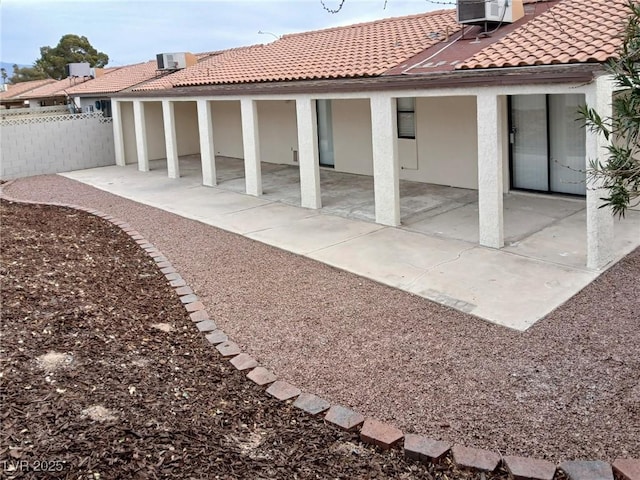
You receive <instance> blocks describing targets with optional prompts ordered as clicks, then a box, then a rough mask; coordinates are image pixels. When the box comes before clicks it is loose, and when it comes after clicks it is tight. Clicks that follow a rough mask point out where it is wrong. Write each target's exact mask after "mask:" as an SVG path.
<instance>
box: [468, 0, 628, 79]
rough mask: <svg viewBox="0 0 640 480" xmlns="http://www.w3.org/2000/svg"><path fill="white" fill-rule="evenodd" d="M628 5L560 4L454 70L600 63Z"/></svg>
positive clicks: (601, 1)
mask: <svg viewBox="0 0 640 480" xmlns="http://www.w3.org/2000/svg"><path fill="white" fill-rule="evenodd" d="M626 2H627V0H564V1H562V2H559V3H558V4H557V5H554V6H553V7H551V8H550V9H549V10H548V11H546V12H544V13H542V14H541V15H539V16H537V17H535V18H533V19H532V20H531V21H529V22H528V23H526V24H525V25H524V26H523V27H521V28H519V29H518V30H516V31H514V32H512V33H511V34H509V35H507V36H506V37H504V38H503V39H501V40H499V41H497V42H495V43H494V44H492V45H489V46H487V47H486V48H484V49H483V50H481V51H480V52H478V53H477V54H475V55H473V56H472V57H471V58H469V59H468V60H466V61H465V62H463V63H462V64H460V65H458V66H457V68H458V69H471V68H502V67H517V66H533V65H553V64H568V63H589V62H598V63H600V62H605V61H606V60H608V59H609V58H611V57H612V56H615V52H616V49H617V48H618V47H619V45H620V44H621V39H620V33H621V32H622V29H623V23H624V20H625V18H626V16H627V15H628V7H627V6H626Z"/></svg>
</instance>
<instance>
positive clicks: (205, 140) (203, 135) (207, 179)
mask: <svg viewBox="0 0 640 480" xmlns="http://www.w3.org/2000/svg"><path fill="white" fill-rule="evenodd" d="M197 105H198V131H199V132H200V162H201V163H202V184H203V185H206V186H208V187H215V186H216V184H217V180H216V150H215V147H214V145H213V116H212V115H211V108H210V105H209V102H208V101H207V100H204V99H200V100H198V103H197Z"/></svg>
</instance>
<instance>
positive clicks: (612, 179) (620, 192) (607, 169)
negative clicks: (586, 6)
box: [580, 0, 640, 217]
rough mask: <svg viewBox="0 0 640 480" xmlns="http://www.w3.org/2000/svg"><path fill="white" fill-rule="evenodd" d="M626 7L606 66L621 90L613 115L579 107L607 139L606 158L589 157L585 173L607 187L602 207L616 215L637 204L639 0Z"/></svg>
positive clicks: (639, 188)
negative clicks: (617, 41)
mask: <svg viewBox="0 0 640 480" xmlns="http://www.w3.org/2000/svg"><path fill="white" fill-rule="evenodd" d="M629 9H630V15H629V19H628V21H627V23H626V26H625V29H624V39H623V43H622V46H621V47H620V51H619V54H618V58H616V59H614V60H611V61H610V62H609V63H608V65H607V70H608V71H609V73H610V74H611V75H612V76H613V78H614V81H615V84H616V86H617V87H618V88H619V89H620V92H618V93H617V94H616V96H615V97H614V100H613V103H612V112H613V115H612V116H611V118H601V116H600V115H598V112H596V111H595V110H594V109H593V108H589V107H588V106H585V107H583V108H581V109H580V115H581V117H582V118H583V119H584V120H585V123H586V126H587V128H589V129H590V130H591V131H592V132H596V133H598V134H600V135H603V136H604V138H605V139H607V141H608V142H609V145H608V146H607V158H606V160H604V161H598V160H592V161H591V162H590V168H589V170H588V172H587V175H588V176H589V177H590V178H591V179H593V180H595V181H597V182H600V183H601V185H602V187H603V188H604V189H606V190H607V195H608V196H607V197H604V198H602V200H604V202H605V203H604V205H603V207H611V209H612V210H613V214H614V215H617V216H618V217H624V215H625V212H626V210H627V209H628V208H630V207H634V206H636V205H638V204H640V71H639V66H640V2H638V1H635V0H629Z"/></svg>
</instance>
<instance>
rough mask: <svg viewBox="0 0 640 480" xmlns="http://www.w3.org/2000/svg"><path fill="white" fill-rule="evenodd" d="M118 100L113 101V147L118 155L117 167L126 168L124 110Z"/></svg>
mask: <svg viewBox="0 0 640 480" xmlns="http://www.w3.org/2000/svg"><path fill="white" fill-rule="evenodd" d="M120 103H121V102H119V101H117V100H111V118H112V119H113V146H114V149H115V155H116V165H119V166H121V167H124V166H125V165H126V164H127V160H126V158H125V156H124V137H123V135H122V110H121V108H120Z"/></svg>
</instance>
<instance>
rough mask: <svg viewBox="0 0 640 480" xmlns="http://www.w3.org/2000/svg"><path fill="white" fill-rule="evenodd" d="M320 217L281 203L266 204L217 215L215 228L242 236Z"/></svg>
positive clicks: (315, 211)
mask: <svg viewBox="0 0 640 480" xmlns="http://www.w3.org/2000/svg"><path fill="white" fill-rule="evenodd" d="M316 215H320V212H318V211H317V210H309V209H306V208H297V207H293V206H291V205H284V204H282V203H268V204H266V205H262V206H260V207H256V208H250V209H246V210H240V211H236V212H231V213H227V214H225V215H217V216H216V219H215V223H216V226H218V227H220V228H222V229H224V230H229V231H230V232H235V233H239V234H242V235H247V236H248V234H252V233H253V234H256V232H260V231H262V230H268V229H275V228H278V227H285V226H287V225H290V224H291V223H292V222H296V221H299V220H303V219H305V218H309V217H314V216H316Z"/></svg>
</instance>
